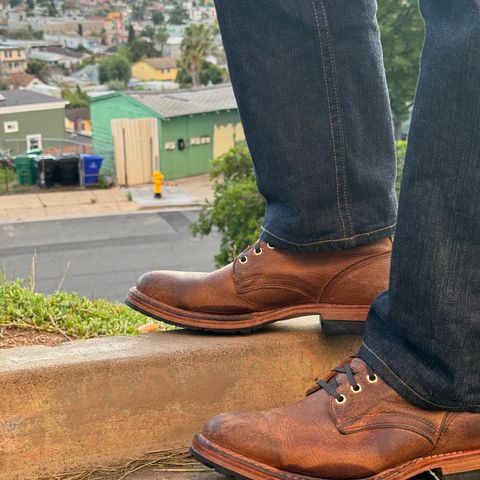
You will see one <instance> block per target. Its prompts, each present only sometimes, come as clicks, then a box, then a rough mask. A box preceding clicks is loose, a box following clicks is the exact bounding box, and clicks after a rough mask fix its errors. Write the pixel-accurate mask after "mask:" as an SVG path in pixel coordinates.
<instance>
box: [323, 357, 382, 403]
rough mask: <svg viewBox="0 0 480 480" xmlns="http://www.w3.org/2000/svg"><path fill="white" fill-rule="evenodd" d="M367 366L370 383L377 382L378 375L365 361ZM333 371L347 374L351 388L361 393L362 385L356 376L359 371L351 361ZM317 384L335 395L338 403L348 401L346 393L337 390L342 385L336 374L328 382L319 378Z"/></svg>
mask: <svg viewBox="0 0 480 480" xmlns="http://www.w3.org/2000/svg"><path fill="white" fill-rule="evenodd" d="M353 358H359V357H353ZM353 358H352V359H353ZM365 366H366V368H367V381H368V382H369V383H377V381H378V376H377V375H376V373H375V372H374V370H373V368H372V367H370V366H369V365H368V364H366V363H365ZM332 372H335V373H338V374H344V375H346V376H347V379H348V382H349V383H350V389H351V390H352V392H353V393H360V392H361V391H362V387H361V385H360V384H359V383H358V382H357V380H356V376H357V375H359V372H357V371H356V370H354V369H353V368H352V367H351V366H350V363H347V364H346V365H345V366H343V367H337V368H334V369H333V370H332ZM316 384H317V385H318V386H319V387H320V388H323V389H324V390H325V391H326V392H327V393H328V394H329V395H331V396H332V397H334V398H335V400H336V401H337V403H345V402H346V400H347V399H346V397H345V395H342V394H341V393H339V392H337V388H338V387H339V386H340V384H339V383H338V381H337V379H336V376H334V377H333V378H331V379H330V380H329V381H328V382H325V381H324V380H317V381H316Z"/></svg>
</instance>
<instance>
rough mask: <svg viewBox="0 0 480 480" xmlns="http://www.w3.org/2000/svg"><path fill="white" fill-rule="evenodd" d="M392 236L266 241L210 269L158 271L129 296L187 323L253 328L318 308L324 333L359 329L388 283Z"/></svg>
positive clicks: (138, 305)
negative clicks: (340, 246) (358, 241)
mask: <svg viewBox="0 0 480 480" xmlns="http://www.w3.org/2000/svg"><path fill="white" fill-rule="evenodd" d="M391 249H392V240H391V239H390V238H385V239H382V240H379V241H377V242H374V243H370V244H368V245H363V246H360V247H355V248H350V249H348V250H342V251H335V252H320V253H292V252H287V251H285V250H279V249H276V248H275V247H273V246H271V245H270V244H268V243H265V242H263V241H259V242H257V243H256V244H255V245H254V246H252V247H249V248H248V249H246V250H245V251H244V252H243V254H242V255H240V256H239V257H238V258H237V259H236V260H235V261H234V262H233V263H231V264H229V265H227V266H226V267H224V268H222V269H220V270H217V271H215V272H212V273H188V272H170V271H156V272H149V273H146V274H144V275H142V276H141V277H140V279H139V280H138V283H137V285H136V286H135V287H133V288H132V289H131V290H130V292H129V294H128V296H127V299H126V303H127V304H128V305H129V306H131V307H132V308H134V309H135V310H138V311H139V312H141V313H144V314H145V315H148V316H150V317H152V318H155V319H157V320H162V321H164V322H168V323H172V324H174V325H178V326H181V327H187V328H191V329H199V330H210V331H216V332H251V331H253V330H257V329H259V328H261V327H263V326H264V325H267V324H268V323H272V322H276V321H278V320H286V319H288V318H293V317H300V316H305V315H311V314H319V315H320V316H321V319H322V327H323V330H324V331H325V332H326V333H357V334H359V333H362V332H363V326H364V323H365V319H366V317H367V314H368V310H369V308H370V304H371V303H372V301H373V299H374V298H375V297H376V296H377V295H378V294H379V293H381V292H382V291H384V290H386V289H387V288H388V280H389V270H390V256H391Z"/></svg>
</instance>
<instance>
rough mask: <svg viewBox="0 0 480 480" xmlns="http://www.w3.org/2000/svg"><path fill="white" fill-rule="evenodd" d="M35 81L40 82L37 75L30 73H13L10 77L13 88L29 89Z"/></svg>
mask: <svg viewBox="0 0 480 480" xmlns="http://www.w3.org/2000/svg"><path fill="white" fill-rule="evenodd" d="M33 80H37V81H40V80H38V78H37V77H36V76H35V75H31V74H30V73H12V74H11V75H10V84H11V85H12V86H13V87H28V86H29V85H30V83H32V82H33Z"/></svg>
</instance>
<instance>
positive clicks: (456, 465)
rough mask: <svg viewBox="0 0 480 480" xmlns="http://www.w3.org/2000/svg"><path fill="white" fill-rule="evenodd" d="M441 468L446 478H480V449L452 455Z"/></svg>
mask: <svg viewBox="0 0 480 480" xmlns="http://www.w3.org/2000/svg"><path fill="white" fill-rule="evenodd" d="M441 470H442V473H443V478H444V479H445V480H480V450H477V451H474V452H461V453H458V454H457V455H452V456H451V457H450V458H448V459H446V460H445V461H444V463H443V465H441Z"/></svg>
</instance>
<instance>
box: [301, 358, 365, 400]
mask: <svg viewBox="0 0 480 480" xmlns="http://www.w3.org/2000/svg"><path fill="white" fill-rule="evenodd" d="M341 365H342V367H344V366H345V365H350V368H351V369H352V370H353V372H354V373H358V374H360V375H367V369H366V367H365V362H364V361H363V360H361V359H360V358H358V357H354V358H351V359H349V360H347V361H345V362H344V363H343V364H341ZM327 378H329V380H328V383H329V384H330V385H338V386H340V385H345V384H347V383H349V382H348V377H347V375H346V374H345V373H335V372H331V374H330V375H329V376H328V377H326V378H325V379H324V380H325V381H327ZM320 389H321V387H320V386H319V385H316V386H314V387H312V388H311V389H310V390H308V391H307V395H311V394H312V393H315V392H317V391H318V390H320Z"/></svg>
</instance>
